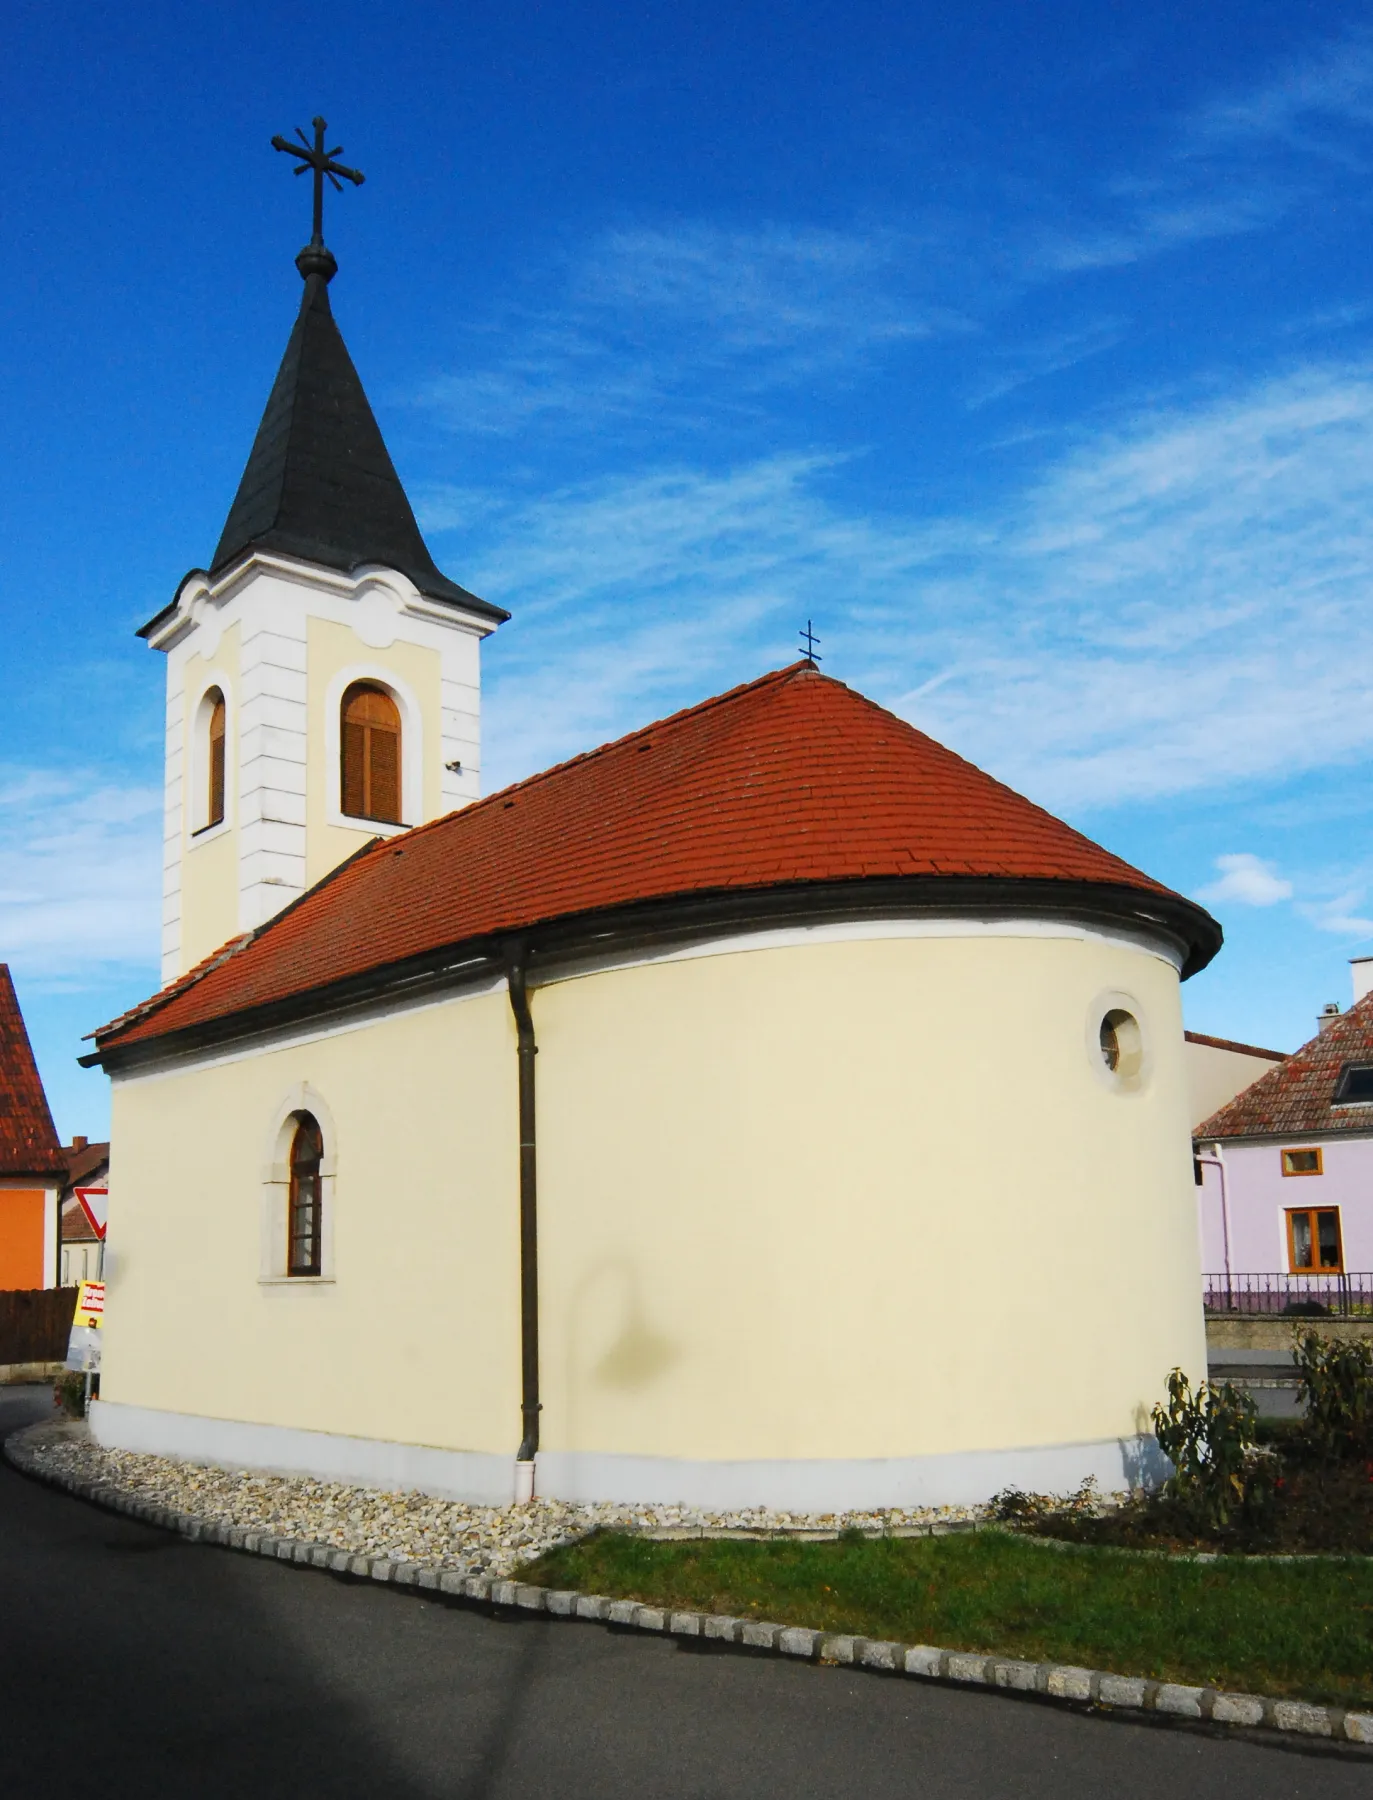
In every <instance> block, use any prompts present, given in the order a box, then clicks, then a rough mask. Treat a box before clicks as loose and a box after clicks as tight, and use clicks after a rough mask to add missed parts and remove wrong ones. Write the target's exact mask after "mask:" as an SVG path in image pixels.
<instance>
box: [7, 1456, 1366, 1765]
mask: <svg viewBox="0 0 1373 1800" xmlns="http://www.w3.org/2000/svg"><path fill="white" fill-rule="evenodd" d="M39 1432H42V1433H43V1434H44V1435H45V1436H46V1435H49V1434H51V1432H52V1426H51V1425H47V1424H39V1425H30V1426H28V1427H27V1428H25V1429H22V1430H20V1431H16V1432H11V1433H10V1435H9V1436H8V1437H7V1438H6V1439H5V1445H4V1450H5V1458H6V1461H8V1462H10V1463H12V1464H13V1466H14V1467H15V1468H16V1469H18V1470H20V1472H21V1473H23V1474H25V1475H28V1476H31V1477H33V1478H34V1479H35V1480H37V1481H41V1482H43V1483H45V1484H46V1485H47V1486H49V1487H55V1488H60V1489H62V1490H63V1491H64V1492H66V1493H69V1494H73V1495H74V1496H75V1497H76V1498H77V1499H80V1500H87V1501H90V1502H92V1503H93V1504H94V1505H96V1506H103V1507H105V1508H106V1509H107V1510H109V1511H110V1512H115V1513H122V1514H124V1515H125V1516H126V1517H127V1518H131V1519H137V1520H138V1521H139V1522H140V1523H142V1524H145V1525H153V1526H157V1527H159V1528H160V1529H162V1530H164V1531H173V1532H176V1533H177V1535H178V1536H180V1537H183V1538H185V1539H187V1541H188V1542H190V1543H198V1544H216V1545H219V1546H221V1547H223V1548H225V1549H229V1550H241V1551H243V1552H245V1553H246V1554H247V1555H250V1556H265V1557H269V1558H271V1559H272V1560H273V1561H276V1562H288V1563H299V1564H302V1565H303V1566H305V1567H307V1568H314V1569H322V1570H324V1571H326V1572H328V1573H330V1574H334V1575H343V1576H352V1577H356V1578H359V1579H362V1580H371V1581H378V1582H388V1583H390V1585H391V1586H393V1587H399V1588H410V1589H414V1590H415V1591H416V1592H433V1593H438V1594H442V1595H443V1596H444V1597H445V1598H447V1599H451V1600H457V1601H460V1602H466V1603H468V1604H471V1605H476V1606H484V1607H508V1608H511V1609H513V1610H515V1611H519V1612H526V1613H544V1614H546V1615H547V1616H548V1617H550V1618H556V1619H584V1620H589V1621H592V1622H594V1623H597V1624H602V1625H612V1626H619V1627H621V1628H622V1629H629V1630H633V1631H648V1632H654V1633H656V1634H658V1635H659V1636H666V1637H675V1638H684V1639H695V1640H697V1641H699V1642H703V1643H705V1642H713V1643H718V1644H725V1645H735V1646H738V1647H740V1648H744V1649H751V1650H757V1651H765V1652H770V1653H771V1654H773V1655H775V1656H790V1657H796V1658H798V1659H800V1660H802V1661H805V1662H812V1663H827V1664H840V1665H843V1666H846V1667H852V1668H861V1669H877V1670H882V1671H885V1672H886V1673H888V1674H894V1675H909V1676H915V1677H916V1678H917V1679H920V1680H925V1681H945V1682H951V1683H957V1684H960V1685H971V1686H980V1687H987V1688H998V1689H1002V1690H1004V1691H1007V1692H1011V1693H1022V1694H1036V1695H1039V1696H1040V1697H1041V1698H1044V1699H1049V1700H1057V1701H1066V1702H1069V1703H1074V1704H1077V1705H1083V1704H1087V1705H1093V1706H1101V1707H1107V1708H1110V1709H1111V1710H1113V1711H1114V1710H1120V1711H1127V1712H1128V1711H1135V1712H1145V1713H1158V1714H1164V1715H1166V1716H1168V1717H1171V1718H1175V1719H1207V1720H1211V1721H1212V1722H1214V1723H1216V1724H1223V1725H1239V1726H1249V1727H1255V1726H1262V1727H1265V1728H1267V1729H1268V1730H1271V1731H1276V1732H1283V1733H1287V1734H1289V1735H1294V1736H1299V1737H1307V1738H1324V1739H1327V1740H1329V1741H1332V1742H1336V1743H1345V1744H1368V1745H1373V1712H1349V1711H1346V1710H1345V1709H1344V1708H1343V1707H1339V1706H1316V1705H1313V1704H1312V1703H1310V1702H1308V1701H1305V1700H1281V1699H1270V1698H1269V1697H1268V1696H1266V1695H1261V1694H1232V1693H1229V1692H1226V1691H1225V1690H1223V1689H1219V1688H1208V1687H1188V1686H1185V1685H1183V1684H1181V1683H1178V1682H1171V1681H1154V1680H1152V1679H1148V1678H1146V1677H1142V1676H1135V1675H1113V1674H1110V1673H1108V1672H1107V1671H1106V1670H1104V1669H1080V1668H1076V1667H1074V1666H1073V1665H1071V1664H1066V1663H1035V1662H1023V1661H1020V1660H1018V1659H1016V1658H1014V1657H1005V1656H986V1655H983V1654H982V1653H981V1652H975V1651H967V1650H946V1649H941V1648H939V1647H938V1646H937V1645H934V1644H897V1643H890V1642H886V1641H884V1640H879V1639H874V1638H863V1637H851V1636H848V1635H845V1634H843V1633H837V1632H827V1631H814V1630H811V1629H810V1628H809V1627H807V1626H800V1625H778V1624H774V1623H773V1622H771V1621H770V1620H766V1619H736V1618H732V1617H729V1616H727V1615H725V1614H721V1613H696V1612H679V1611H676V1610H675V1609H673V1608H670V1607H657V1606H646V1605H644V1604H643V1603H641V1602H640V1601H638V1600H615V1599H611V1598H610V1597H609V1596H608V1595H605V1594H582V1593H577V1592H575V1591H572V1590H570V1589H560V1588H544V1587H535V1586H531V1585H529V1584H527V1583H525V1582H519V1581H512V1580H500V1579H497V1578H495V1577H492V1576H488V1575H462V1574H460V1573H459V1572H458V1571H457V1570H455V1569H440V1568H436V1567H435V1566H434V1565H433V1564H431V1563H415V1562H393V1561H392V1560H391V1559H390V1558H389V1557H384V1556H372V1557H368V1556H356V1555H353V1554H352V1553H351V1552H350V1551H347V1550H338V1549H335V1548H334V1546H333V1545H332V1544H321V1543H315V1542H312V1541H310V1540H309V1539H304V1538H276V1537H272V1536H271V1535H270V1534H269V1533H267V1532H263V1531H253V1530H250V1529H248V1528H246V1527H244V1526H241V1525H224V1524H220V1523H219V1522H217V1521H214V1520H207V1519H200V1518H197V1517H196V1516H195V1515H194V1514H192V1513H184V1512H178V1511H176V1510H175V1509H174V1508H172V1507H167V1506H155V1505H153V1504H151V1503H150V1502H148V1501H144V1500H138V1499H135V1498H134V1497H133V1496H132V1495H130V1494H127V1493H124V1492H123V1491H122V1490H121V1489H119V1488H114V1487H103V1486H101V1485H99V1484H98V1483H96V1482H89V1481H82V1480H80V1479H78V1478H76V1477H74V1476H66V1475H62V1474H60V1473H59V1472H58V1471H56V1470H53V1469H45V1468H44V1467H43V1466H42V1463H41V1461H40V1460H39V1458H38V1457H37V1456H36V1455H34V1454H33V1449H36V1448H37V1446H36V1445H35V1446H33V1448H32V1449H31V1448H30V1445H29V1440H30V1439H32V1438H33V1437H34V1436H36V1434H38V1433H39ZM1045 1541H1049V1542H1055V1541H1057V1540H1045ZM1067 1547H1069V1548H1079V1547H1088V1546H1067Z"/></svg>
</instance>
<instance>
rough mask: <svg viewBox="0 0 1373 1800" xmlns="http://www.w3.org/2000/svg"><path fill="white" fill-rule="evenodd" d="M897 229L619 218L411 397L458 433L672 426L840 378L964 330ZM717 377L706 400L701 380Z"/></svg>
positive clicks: (908, 234) (910, 239)
mask: <svg viewBox="0 0 1373 1800" xmlns="http://www.w3.org/2000/svg"><path fill="white" fill-rule="evenodd" d="M927 236H928V232H927V231H922V230H921V229H919V228H917V227H915V226H913V225H911V224H906V225H904V226H901V227H894V226H892V225H890V224H873V225H868V226H861V225H856V226H854V227H853V228H851V229H849V230H845V231H838V230H832V229H830V230H821V229H818V228H813V227H812V228H803V227H796V226H789V225H782V224H769V223H766V222H765V223H762V224H759V225H756V226H752V227H744V226H735V227H724V226H720V225H716V224H713V223H710V222H706V221H701V220H694V221H684V222H681V223H679V224H675V225H672V226H667V225H657V226H652V227H647V226H646V227H641V228H637V229H633V230H630V229H626V228H612V229H609V230H607V231H604V232H602V233H601V234H600V235H599V236H597V237H596V238H594V239H593V240H592V241H591V242H590V243H588V244H587V245H586V246H585V247H584V249H583V250H582V251H581V252H580V254H579V255H578V256H577V257H576V258H575V259H572V260H570V261H567V262H564V263H563V264H561V265H560V266H555V267H554V268H553V269H551V270H550V271H549V276H548V283H549V285H550V287H551V288H552V290H553V294H552V298H551V300H550V301H549V302H548V303H547V304H546V305H545V307H544V308H543V309H541V310H529V309H525V310H523V311H515V312H512V313H511V314H510V315H509V316H507V317H506V318H504V319H503V320H502V321H501V322H500V325H499V328H496V327H490V328H488V330H487V331H486V332H485V333H483V334H482V335H481V336H480V337H478V338H476V339H474V340H473V347H474V349H476V350H477V351H478V352H479V351H480V349H481V348H482V344H483V342H484V341H498V342H499V343H500V346H501V348H500V351H499V353H498V355H497V356H496V357H495V358H494V359H493V360H491V361H490V362H488V364H487V366H485V367H478V368H476V369H475V370H473V371H471V372H468V373H463V374H456V375H454V374H446V375H441V376H437V377H435V378H434V379H433V380H431V381H430V382H429V383H428V384H427V385H426V386H425V387H424V388H423V389H422V391H421V392H420V394H419V395H418V400H419V403H420V404H421V405H422V406H424V407H426V408H427V409H429V410H430V411H431V412H432V413H434V414H435V415H436V416H437V417H439V418H440V419H441V420H442V421H443V422H444V423H445V424H447V425H449V426H450V427H451V428H453V429H455V430H461V431H468V432H477V433H484V434H495V435H501V436H510V435H513V434H514V433H516V432H520V431H524V430H526V429H527V428H528V427H529V426H530V425H531V424H541V425H544V426H548V425H553V424H566V423H572V424H575V425H577V426H579V427H582V428H586V427H599V426H602V425H604V423H605V422H606V421H607V420H609V419H616V420H625V419H644V420H651V421H652V422H653V423H654V424H655V426H656V427H657V428H658V429H661V426H662V423H663V418H662V408H663V407H664V406H667V405H670V406H671V408H672V412H673V416H674V418H675V419H676V420H677V422H678V423H681V422H683V421H686V422H690V420H691V418H692V416H693V415H696V414H709V415H711V416H713V417H719V416H721V415H722V414H727V413H729V412H730V411H731V410H734V411H740V410H748V409H749V408H751V407H753V406H755V405H756V403H757V399H758V397H759V396H761V395H763V394H766V393H767V392H769V391H770V390H772V389H775V388H777V387H779V386H791V385H793V384H795V383H796V382H797V381H799V380H802V379H805V378H809V377H812V376H814V375H816V374H818V373H819V372H821V371H823V372H824V373H825V375H826V378H827V380H829V381H831V382H834V381H849V380H853V379H854V378H855V377H856V376H857V374H858V373H859V372H860V371H861V370H863V369H866V367H867V366H868V365H869V364H870V362H871V360H872V358H873V357H874V356H876V355H877V354H879V353H880V352H882V351H884V350H886V349H889V348H890V347H892V346H894V345H898V344H903V343H911V342H914V341H917V340H920V339H925V338H930V337H933V336H935V335H945V334H950V333H961V332H967V331H968V330H970V329H972V327H971V325H970V320H969V316H968V314H967V313H966V311H965V310H962V309H960V307H958V306H957V305H956V304H954V303H953V302H952V301H951V300H950V299H948V298H947V297H942V296H940V295H939V294H937V293H936V292H934V291H932V285H931V282H930V279H929V271H928V269H927V268H926V267H925V266H924V265H922V262H921V258H920V251H921V247H922V244H923V243H924V241H925V238H926V237H927ZM703 382H704V383H706V384H707V386H710V384H711V383H717V384H718V385H717V386H715V387H714V388H713V389H712V391H711V392H710V393H709V396H708V397H707V395H706V393H705V392H703V391H702V383H703Z"/></svg>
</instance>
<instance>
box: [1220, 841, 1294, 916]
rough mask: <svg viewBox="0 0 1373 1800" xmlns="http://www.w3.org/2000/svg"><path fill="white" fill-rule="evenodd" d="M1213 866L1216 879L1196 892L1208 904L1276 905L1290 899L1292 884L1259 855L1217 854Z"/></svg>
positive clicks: (1246, 853) (1244, 853)
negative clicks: (1216, 875) (1216, 871)
mask: <svg viewBox="0 0 1373 1800" xmlns="http://www.w3.org/2000/svg"><path fill="white" fill-rule="evenodd" d="M1216 867H1217V868H1218V869H1219V870H1220V879H1219V880H1218V881H1213V882H1212V883H1211V884H1210V886H1209V887H1204V888H1202V889H1201V890H1200V892H1199V893H1198V894H1197V898H1198V900H1204V901H1205V902H1206V904H1207V905H1208V906H1215V905H1220V904H1223V903H1225V902H1226V901H1229V902H1232V903H1233V904H1235V905H1237V906H1276V905H1277V903H1278V902H1279V901H1280V900H1290V899H1291V898H1292V883H1291V882H1290V881H1287V880H1285V879H1284V878H1283V877H1282V876H1280V875H1279V874H1278V873H1277V871H1276V870H1275V869H1274V867H1273V865H1272V863H1271V862H1265V861H1264V859H1263V858H1262V857H1261V856H1254V855H1251V854H1250V853H1248V852H1242V853H1239V854H1236V855H1233V856H1218V857H1217V858H1216Z"/></svg>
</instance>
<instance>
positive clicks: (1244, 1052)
mask: <svg viewBox="0 0 1373 1800" xmlns="http://www.w3.org/2000/svg"><path fill="white" fill-rule="evenodd" d="M1182 1035H1183V1036H1184V1037H1185V1038H1186V1039H1187V1042H1188V1043H1189V1044H1206V1045H1207V1046H1209V1048H1210V1049H1212V1050H1233V1051H1234V1053H1235V1055H1236V1056H1262V1057H1265V1058H1266V1059H1267V1060H1268V1061H1269V1062H1281V1061H1282V1060H1283V1058H1284V1057H1285V1056H1286V1055H1287V1052H1286V1050H1260V1049H1259V1047H1258V1045H1257V1044H1240V1043H1236V1041H1235V1039H1234V1038H1213V1037H1207V1036H1206V1035H1205V1033H1204V1032H1200V1031H1184V1032H1183V1034H1182Z"/></svg>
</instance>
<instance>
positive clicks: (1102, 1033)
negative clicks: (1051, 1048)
mask: <svg viewBox="0 0 1373 1800" xmlns="http://www.w3.org/2000/svg"><path fill="white" fill-rule="evenodd" d="M1087 1056H1088V1060H1089V1061H1090V1062H1091V1063H1092V1065H1093V1067H1094V1068H1095V1069H1096V1071H1097V1073H1098V1075H1099V1077H1100V1078H1101V1079H1102V1080H1103V1081H1104V1082H1105V1083H1106V1085H1107V1086H1108V1087H1110V1088H1113V1089H1114V1090H1115V1092H1117V1093H1122V1094H1132V1093H1138V1092H1139V1090H1140V1089H1141V1088H1142V1087H1143V1086H1144V1083H1145V1080H1146V1078H1147V1076H1148V1073H1149V1058H1148V1054H1147V1045H1146V1043H1145V1039H1144V1030H1143V1027H1142V1026H1141V1025H1140V1021H1139V1013H1138V1011H1137V1009H1136V1006H1135V1003H1134V1002H1133V1001H1132V1000H1131V999H1130V998H1129V996H1128V995H1125V994H1102V995H1099V996H1098V997H1097V999H1096V1000H1095V1001H1094V1002H1093V1004H1092V1006H1091V1007H1090V1008H1089V1010H1088V1016H1087Z"/></svg>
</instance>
